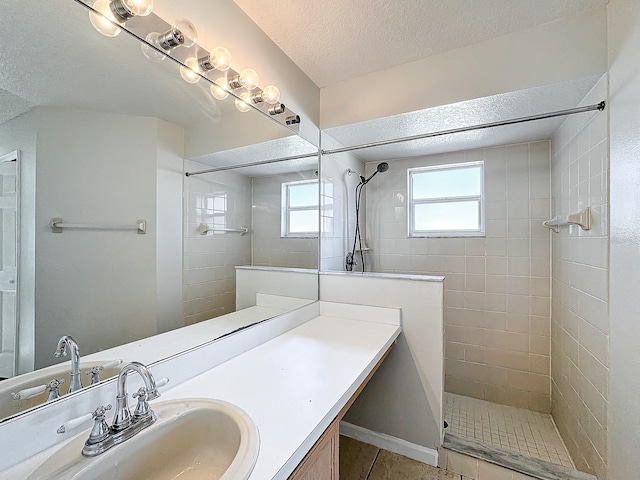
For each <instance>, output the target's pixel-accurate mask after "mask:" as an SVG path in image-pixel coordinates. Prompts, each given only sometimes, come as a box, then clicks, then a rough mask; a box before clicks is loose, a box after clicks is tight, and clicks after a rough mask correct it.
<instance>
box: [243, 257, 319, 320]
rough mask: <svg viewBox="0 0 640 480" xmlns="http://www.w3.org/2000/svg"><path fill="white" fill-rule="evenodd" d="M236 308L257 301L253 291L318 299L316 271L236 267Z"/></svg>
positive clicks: (255, 292)
mask: <svg viewBox="0 0 640 480" xmlns="http://www.w3.org/2000/svg"><path fill="white" fill-rule="evenodd" d="M236 281H237V284H236V307H237V309H238V310H240V309H243V308H249V307H253V306H254V305H257V304H259V303H258V302H257V297H256V294H258V293H266V294H268V295H276V296H278V297H289V298H305V299H308V300H317V299H318V272H317V271H315V270H310V269H297V268H278V267H273V268H271V267H254V266H244V267H237V268H236Z"/></svg>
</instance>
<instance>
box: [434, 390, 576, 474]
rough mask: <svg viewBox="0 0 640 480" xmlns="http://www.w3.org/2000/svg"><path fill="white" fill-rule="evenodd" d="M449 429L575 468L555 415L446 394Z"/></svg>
mask: <svg viewBox="0 0 640 480" xmlns="http://www.w3.org/2000/svg"><path fill="white" fill-rule="evenodd" d="M444 395H445V397H444V398H445V407H444V419H445V421H447V423H448V424H449V427H448V428H447V430H446V431H447V432H450V433H454V434H457V435H461V436H464V437H468V438H473V439H476V440H478V441H481V442H483V443H484V444H486V445H490V446H494V447H498V448H503V449H506V450H511V451H513V452H516V453H520V454H522V455H525V456H527V457H532V458H538V459H540V460H544V461H546V462H551V463H555V464H557V465H562V466H565V467H569V468H575V466H574V464H573V461H572V460H571V457H570V456H569V454H568V452H567V448H566V447H565V445H564V443H563V442H562V439H561V438H560V435H559V434H558V431H557V429H556V426H555V424H554V423H553V419H552V418H551V415H548V414H544V413H538V412H532V411H529V410H525V409H522V408H515V407H509V406H507V405H499V404H496V403H491V402H487V401H484V400H478V399H475V398H469V397H463V396H461V395H454V394H452V393H445V394H444Z"/></svg>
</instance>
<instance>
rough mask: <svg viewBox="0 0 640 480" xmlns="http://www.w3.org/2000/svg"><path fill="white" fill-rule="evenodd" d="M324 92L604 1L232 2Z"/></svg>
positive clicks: (242, 0) (344, 0) (350, 0)
mask: <svg viewBox="0 0 640 480" xmlns="http://www.w3.org/2000/svg"><path fill="white" fill-rule="evenodd" d="M234 1H235V3H236V4H238V5H239V6H240V8H242V9H243V10H244V11H245V13H247V15H249V16H250V17H251V18H252V19H253V21H254V22H255V23H257V24H258V26H259V27H260V28H262V30H264V32H265V33H266V34H267V35H269V37H271V39H272V40H273V41H274V42H275V43H276V44H277V45H278V46H279V47H280V48H281V49H282V50H283V51H284V52H285V53H286V54H287V55H288V56H289V57H290V58H291V59H292V60H293V61H294V62H295V63H296V64H298V66H299V67H300V68H301V69H302V70H303V71H304V72H305V73H306V74H307V75H308V76H309V78H311V80H313V81H314V82H315V83H316V84H317V85H318V86H319V87H326V86H328V85H333V84H336V83H339V82H342V81H345V80H348V79H351V78H355V77H359V76H361V75H367V74H369V73H373V72H377V71H380V70H385V69H388V68H391V67H394V66H397V65H402V64H404V63H408V62H412V61H416V60H420V59H422V58H426V57H429V56H431V55H436V54H439V53H443V52H446V51H449V50H454V49H456V48H461V47H464V46H467V45H472V44H474V43H478V42H482V41H484V40H489V39H491V38H496V37H499V36H502V35H507V34H509V33H513V32H517V31H520V30H525V29H528V28H531V27H533V26H536V25H541V24H544V23H548V22H552V21H554V20H558V19H560V18H563V17H567V16H572V15H577V14H580V13H583V12H586V11H588V10H590V9H593V8H596V7H600V6H602V5H605V4H606V3H607V0H481V1H480V0H473V1H470V0H328V1H321V2H320V1H317V0H280V1H278V2H268V3H265V2H264V0H234Z"/></svg>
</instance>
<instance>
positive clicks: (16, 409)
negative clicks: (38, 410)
mask: <svg viewBox="0 0 640 480" xmlns="http://www.w3.org/2000/svg"><path fill="white" fill-rule="evenodd" d="M106 363H109V361H108V360H103V361H93V362H83V361H80V373H81V379H82V385H83V386H85V387H86V386H88V385H89V383H90V382H91V378H90V377H89V375H85V373H84V372H85V371H86V370H89V369H91V368H93V367H96V366H99V365H104V364H106ZM121 367H122V365H118V366H116V367H113V368H105V369H104V370H103V371H102V372H100V380H105V379H107V378H111V377H114V376H116V375H118V373H120V368H121ZM70 368H71V366H70V364H69V362H65V363H59V364H57V365H53V366H51V367H47V368H43V369H40V370H36V371H34V372H30V373H27V374H24V375H19V376H17V377H13V378H9V379H7V380H3V381H2V382H0V419H2V418H6V417H9V416H11V415H15V414H16V413H20V412H23V411H25V410H27V409H29V408H32V407H35V406H38V405H42V404H44V403H45V401H46V400H47V396H48V394H49V392H47V391H44V392H42V393H39V394H38V395H36V396H34V397H31V398H27V399H23V400H14V399H13V397H12V396H11V393H12V392H19V391H20V390H25V389H27V388H31V387H37V386H39V385H44V384H45V383H49V382H50V381H51V380H54V379H58V380H59V379H61V378H63V379H64V381H65V383H63V384H62V385H60V395H61V396H62V395H66V394H67V391H68V390H69V370H70Z"/></svg>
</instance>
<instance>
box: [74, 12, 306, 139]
mask: <svg viewBox="0 0 640 480" xmlns="http://www.w3.org/2000/svg"><path fill="white" fill-rule="evenodd" d="M74 1H75V2H76V3H78V4H80V5H82V6H83V7H85V8H87V9H88V10H89V14H90V17H91V19H92V22H91V23H92V24H93V25H94V27H96V29H97V30H98V31H99V32H100V33H102V34H103V35H106V36H115V35H118V34H119V33H120V31H124V32H126V33H127V34H129V35H131V36H132V37H134V38H136V39H137V40H138V41H140V42H141V47H142V50H143V52H144V53H145V56H147V58H149V59H150V60H153V61H161V60H163V59H165V58H169V59H170V60H171V61H173V62H175V63H176V64H178V66H179V67H180V73H181V75H182V77H183V78H184V79H185V81H187V82H189V83H197V82H199V81H200V80H204V81H205V82H208V83H209V84H210V86H215V88H216V91H217V93H218V94H217V95H215V96H214V97H215V98H217V99H219V100H222V99H224V98H226V97H227V96H228V95H231V96H233V97H235V99H236V100H237V101H236V106H237V108H238V109H239V110H240V111H249V110H250V109H253V110H255V111H257V112H259V113H261V114H262V115H264V116H265V117H267V118H270V119H272V120H275V121H277V122H278V123H279V124H280V125H283V126H284V127H286V128H288V129H289V130H291V131H293V132H294V133H299V124H300V116H299V115H296V113H295V112H292V111H291V110H290V109H288V108H287V107H286V106H285V105H284V104H283V103H280V90H279V89H278V88H277V87H275V86H273V85H269V86H266V87H265V88H264V89H260V88H259V76H258V74H257V72H256V71H255V70H253V69H251V68H245V69H244V70H242V71H241V72H237V71H235V70H234V69H233V68H231V59H232V57H231V53H230V52H229V51H228V50H227V49H226V48H224V47H222V46H217V47H215V48H213V49H212V50H211V51H207V50H205V49H204V48H202V47H201V46H199V45H198V44H197V42H196V40H195V39H196V35H197V33H196V32H195V27H193V28H191V27H192V26H193V25H192V24H191V22H189V21H188V20H185V19H181V20H178V21H176V23H175V24H173V25H171V24H169V23H167V22H166V21H165V20H163V19H162V18H161V17H159V16H158V15H156V14H155V13H151V12H150V11H147V10H146V9H145V10H144V13H140V14H138V13H135V12H134V13H135V14H134V13H132V12H129V11H125V10H124V7H123V5H129V2H127V1H126V0H74ZM140 1H141V2H142V3H144V4H145V5H147V4H149V3H150V4H151V5H152V4H153V2H152V1H151V0H140ZM121 14H122V15H121ZM125 17H127V18H125ZM98 27H100V28H98ZM157 32H162V33H157ZM187 32H188V33H187ZM183 37H184V41H182V38H183ZM209 73H211V75H212V77H214V76H215V78H209V77H208V74H209ZM216 74H217V75H216ZM220 74H222V75H223V77H224V78H225V84H224V85H222V84H221V82H219V78H218V77H220ZM225 93H226V95H225Z"/></svg>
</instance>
